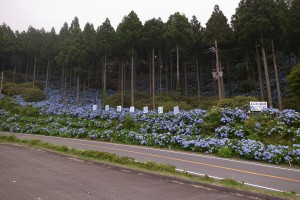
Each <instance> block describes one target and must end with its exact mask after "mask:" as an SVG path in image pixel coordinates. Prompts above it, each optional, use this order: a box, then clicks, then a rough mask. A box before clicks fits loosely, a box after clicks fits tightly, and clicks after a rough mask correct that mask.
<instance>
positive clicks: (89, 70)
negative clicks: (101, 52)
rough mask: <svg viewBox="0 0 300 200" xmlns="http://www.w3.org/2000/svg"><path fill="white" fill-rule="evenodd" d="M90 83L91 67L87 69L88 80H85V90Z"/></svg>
mask: <svg viewBox="0 0 300 200" xmlns="http://www.w3.org/2000/svg"><path fill="white" fill-rule="evenodd" d="M90 81H91V65H89V67H88V80H87V88H88V89H89V88H90Z"/></svg>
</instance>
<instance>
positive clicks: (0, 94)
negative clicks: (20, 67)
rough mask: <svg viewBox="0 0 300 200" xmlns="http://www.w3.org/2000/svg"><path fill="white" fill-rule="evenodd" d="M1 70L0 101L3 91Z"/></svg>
mask: <svg viewBox="0 0 300 200" xmlns="http://www.w3.org/2000/svg"><path fill="white" fill-rule="evenodd" d="M3 78H4V76H3V68H2V72H1V82H0V99H1V98H2V90H3Z"/></svg>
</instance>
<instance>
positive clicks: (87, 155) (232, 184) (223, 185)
mask: <svg viewBox="0 0 300 200" xmlns="http://www.w3.org/2000/svg"><path fill="white" fill-rule="evenodd" d="M0 143H14V144H20V145H25V146H30V147H36V148H41V149H44V150H49V151H53V152H57V153H62V154H65V155H70V156H75V157H77V158H81V159H85V160H92V161H98V162H101V163H106V164H111V165H115V166H121V167H126V168H130V169H135V170H142V171H145V172H152V173H155V174H159V175H164V176H169V177H172V178H176V179H178V180H179V179H180V180H182V181H183V182H184V181H188V182H186V184H195V183H196V184H201V185H202V186H204V187H209V188H213V189H216V190H222V191H227V192H231V193H239V194H242V195H246V196H253V197H258V198H262V199H275V197H277V198H278V197H279V198H285V199H300V196H298V195H297V194H296V193H295V192H273V191H267V190H261V189H257V188H253V187H249V186H246V185H244V183H242V182H238V181H235V180H232V179H222V180H216V179H213V178H211V177H209V176H207V175H206V176H204V177H196V176H192V175H190V174H188V173H185V172H179V171H177V170H176V168H175V166H172V165H165V164H157V163H155V162H138V161H136V160H135V159H133V158H130V157H121V156H118V155H116V154H112V153H106V152H99V151H87V150H77V149H73V148H69V147H67V146H58V145H54V144H51V143H48V142H41V141H40V140H37V139H33V140H27V139H23V140H21V139H19V138H17V137H16V136H14V135H11V136H5V135H3V136H2V135H0Z"/></svg>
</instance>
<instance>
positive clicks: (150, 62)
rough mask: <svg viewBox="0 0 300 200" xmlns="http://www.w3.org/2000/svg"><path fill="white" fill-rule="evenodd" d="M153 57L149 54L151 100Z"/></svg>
mask: <svg viewBox="0 0 300 200" xmlns="http://www.w3.org/2000/svg"><path fill="white" fill-rule="evenodd" d="M151 77H152V55H151V51H150V52H149V94H150V98H151V97H152V78H151Z"/></svg>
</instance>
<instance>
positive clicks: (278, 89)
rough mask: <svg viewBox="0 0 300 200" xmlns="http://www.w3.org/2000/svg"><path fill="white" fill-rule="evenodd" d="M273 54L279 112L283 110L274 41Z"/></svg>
mask: <svg viewBox="0 0 300 200" xmlns="http://www.w3.org/2000/svg"><path fill="white" fill-rule="evenodd" d="M272 54H273V64H274V72H275V80H276V89H277V98H278V107H279V110H282V102H281V94H280V85H279V79H278V72H277V63H276V57H275V50H274V42H273V39H272Z"/></svg>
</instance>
